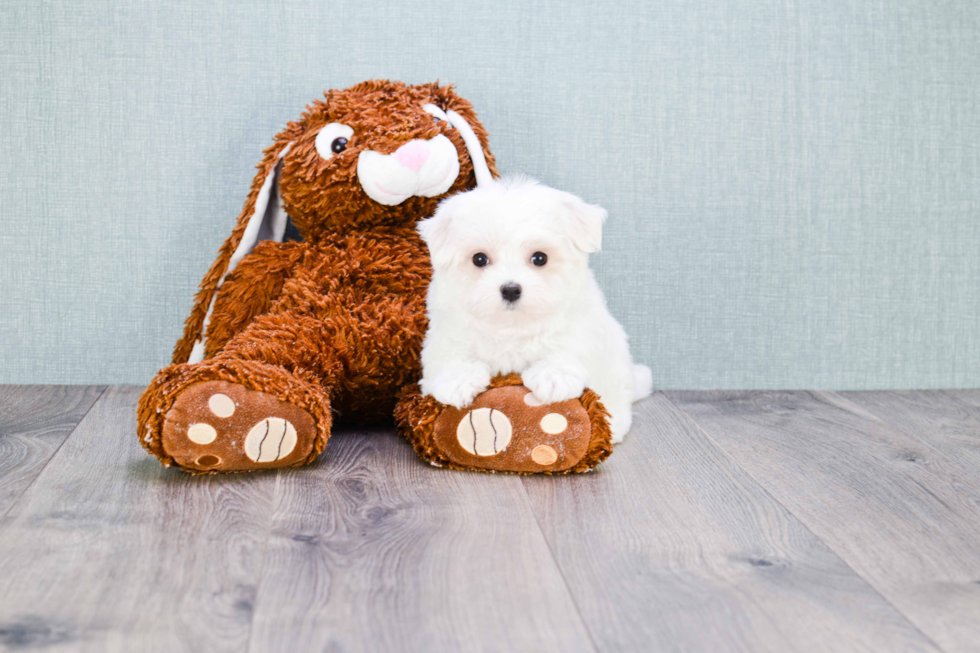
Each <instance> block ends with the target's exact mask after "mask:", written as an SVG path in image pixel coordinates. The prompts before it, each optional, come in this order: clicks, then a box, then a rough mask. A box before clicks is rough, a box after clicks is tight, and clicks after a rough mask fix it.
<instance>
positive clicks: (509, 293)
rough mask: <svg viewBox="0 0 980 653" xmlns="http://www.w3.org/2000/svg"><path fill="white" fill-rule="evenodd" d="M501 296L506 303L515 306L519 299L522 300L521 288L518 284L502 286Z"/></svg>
mask: <svg viewBox="0 0 980 653" xmlns="http://www.w3.org/2000/svg"><path fill="white" fill-rule="evenodd" d="M500 296H501V297H503V298H504V301H505V302H507V303H509V304H513V303H514V302H516V301H517V300H518V299H520V298H521V286H520V284H517V283H505V284H504V285H502V286H500Z"/></svg>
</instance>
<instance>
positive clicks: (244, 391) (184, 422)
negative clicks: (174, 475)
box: [163, 381, 316, 473]
mask: <svg viewBox="0 0 980 653" xmlns="http://www.w3.org/2000/svg"><path fill="white" fill-rule="evenodd" d="M315 440H316V426H315V422H314V420H313V417H312V416H310V414H309V413H308V412H306V411H305V410H303V409H302V408H299V407H298V406H294V405H293V404H290V403H287V402H284V401H282V400H280V399H279V398H277V397H275V396H273V395H271V394H267V393H265V392H258V391H255V390H249V389H248V388H245V387H244V386H241V385H238V384H235V383H230V382H228V381H204V382H202V383H195V384H193V385H190V386H188V387H187V388H185V389H184V390H183V391H182V392H181V393H180V395H179V396H178V397H177V400H176V401H175V402H174V404H173V407H172V408H171V409H170V410H169V411H168V412H167V415H166V419H165V420H164V424H163V450H164V452H165V453H166V454H167V455H169V456H171V457H172V458H173V459H174V462H176V463H177V464H178V465H179V466H180V467H182V468H184V469H186V470H188V471H191V472H197V473H209V472H240V471H249V470H257V469H271V468H274V467H288V466H290V465H296V464H300V463H301V462H304V461H306V460H307V459H308V458H309V456H310V454H311V452H312V450H313V446H314V442H315Z"/></svg>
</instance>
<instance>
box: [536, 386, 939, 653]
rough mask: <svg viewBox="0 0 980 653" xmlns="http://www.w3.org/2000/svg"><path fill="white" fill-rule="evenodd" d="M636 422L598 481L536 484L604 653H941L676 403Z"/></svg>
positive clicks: (654, 407)
mask: <svg viewBox="0 0 980 653" xmlns="http://www.w3.org/2000/svg"><path fill="white" fill-rule="evenodd" d="M636 413H637V414H636V418H635V421H634V424H635V425H636V426H635V430H634V432H633V433H632V434H631V435H630V436H629V437H628V438H627V440H626V441H625V442H624V443H623V444H622V445H620V446H619V447H618V448H617V450H616V453H615V455H614V456H613V457H612V458H611V459H610V460H609V462H608V463H606V464H605V465H604V466H602V467H600V468H599V469H598V470H597V471H596V473H595V474H592V475H588V476H574V477H563V478H558V479H550V478H541V477H528V478H525V479H524V483H525V485H526V487H527V489H528V492H529V494H530V497H531V504H532V506H533V507H534V509H535V512H536V514H537V515H538V519H539V520H540V522H541V524H542V527H543V529H544V532H545V535H546V536H547V538H548V542H549V544H550V546H551V548H552V551H553V552H554V554H555V557H556V559H557V560H558V563H559V565H560V566H561V568H562V570H563V571H564V574H565V578H566V580H567V581H568V584H569V586H570V588H571V590H572V593H573V595H574V596H575V599H576V602H577V604H578V606H579V608H580V609H581V611H582V614H583V616H584V617H585V619H586V622H587V624H588V626H589V629H590V631H591V632H592V635H593V637H594V639H595V641H596V643H597V644H598V645H599V647H600V649H602V650H609V651H622V650H629V651H642V650H655V651H692V650H705V651H717V652H721V651H773V652H789V651H927V650H935V649H934V648H933V646H932V645H931V643H930V642H929V641H928V639H927V638H926V637H925V636H923V635H922V633H920V632H919V631H918V630H917V629H916V628H915V627H914V626H913V625H912V624H911V623H910V622H909V621H908V620H907V619H906V618H905V617H903V616H902V615H901V614H900V613H899V612H898V611H897V610H896V609H895V608H894V607H893V606H892V605H891V604H890V603H888V601H886V600H885V599H884V598H882V597H881V595H879V594H878V592H877V591H875V590H874V589H873V588H872V587H871V586H870V585H868V583H867V582H865V581H864V580H863V579H862V578H860V577H859V576H858V575H857V574H856V573H855V572H854V571H853V570H851V569H850V568H849V567H848V566H847V565H846V564H845V563H844V562H842V561H841V560H840V558H838V557H837V556H836V555H835V554H834V553H832V552H831V551H830V550H829V549H828V548H827V546H826V545H825V544H824V543H823V542H821V541H820V540H819V539H818V538H817V537H816V536H814V534H813V533H811V532H810V531H809V530H807V529H806V528H805V527H804V526H803V525H802V524H800V522H799V521H798V520H797V519H796V518H795V517H793V516H792V515H791V514H789V512H788V511H787V510H786V509H785V508H783V506H781V505H780V504H779V503H778V502H777V501H776V500H774V499H773V498H772V496H770V495H769V494H767V493H766V492H765V491H764V490H763V489H762V488H761V487H759V485H758V484H757V483H756V482H755V481H753V480H752V479H751V478H750V477H749V475H748V474H746V473H745V471H743V470H742V469H741V468H740V467H738V465H736V464H735V463H734V462H733V461H732V460H731V459H730V458H729V457H728V456H727V455H726V454H725V453H724V452H723V451H721V450H720V449H719V448H718V447H717V446H716V445H715V443H714V442H712V441H711V440H710V439H709V438H707V437H706V436H705V435H704V433H703V432H702V431H700V430H699V429H698V428H697V426H695V425H694V424H693V423H692V422H691V421H690V419H689V418H688V417H687V416H686V415H684V414H683V413H682V412H681V411H680V410H678V409H677V408H676V407H675V406H674V405H673V404H671V403H670V401H668V400H667V398H666V397H664V396H663V395H654V396H653V397H651V398H650V399H647V400H646V401H644V402H643V403H642V404H639V405H637V407H636ZM872 623H873V624H875V627H874V628H868V624H872Z"/></svg>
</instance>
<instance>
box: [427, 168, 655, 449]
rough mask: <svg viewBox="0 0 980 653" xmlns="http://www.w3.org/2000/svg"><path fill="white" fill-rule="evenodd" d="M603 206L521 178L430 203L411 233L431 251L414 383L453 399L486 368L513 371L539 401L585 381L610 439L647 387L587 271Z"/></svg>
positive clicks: (478, 385) (623, 428)
mask: <svg viewBox="0 0 980 653" xmlns="http://www.w3.org/2000/svg"><path fill="white" fill-rule="evenodd" d="M605 218H606V211H605V210H604V209H602V208H600V207H598V206H593V205H590V204H586V203H585V202H583V201H582V200H581V199H579V198H578V197H575V196H574V195H571V194H570V193H565V192H562V191H559V190H555V189H554V188H549V187H547V186H543V185H541V184H538V183H537V182H535V181H533V180H529V179H526V178H511V179H504V180H499V181H496V182H494V183H492V184H489V185H485V186H480V187H479V188H477V189H475V190H472V191H469V192H466V193H461V194H458V195H455V196H453V197H450V198H448V199H446V200H444V201H443V202H442V203H441V204H439V208H438V209H437V210H436V213H435V215H433V216H432V217H431V218H429V219H428V220H424V221H422V222H421V223H420V224H419V227H418V229H419V233H420V234H421V236H422V239H423V240H425V242H426V244H427V245H428V246H429V252H430V254H431V257H432V267H433V275H432V283H431V284H430V285H429V294H428V298H427V307H428V314H429V330H428V333H427V334H426V336H425V343H424V344H423V347H422V381H421V385H422V391H423V392H424V393H425V394H429V395H432V396H433V397H435V398H436V399H437V400H438V401H440V402H442V403H444V404H447V405H451V406H456V407H457V408H463V407H465V406H467V405H469V404H470V403H472V401H473V398H474V397H476V395H478V394H479V393H481V392H483V391H484V390H486V388H487V385H488V384H489V383H490V378H491V377H492V376H494V375H496V374H506V373H509V372H518V373H520V374H521V376H522V378H523V380H524V385H525V386H527V387H528V388H529V389H530V390H531V391H532V392H533V393H534V394H535V396H536V397H537V398H538V399H540V400H541V401H542V402H544V403H554V402H558V401H565V400H567V399H573V398H575V397H578V396H579V395H581V394H582V390H583V389H584V388H592V389H593V390H594V391H595V392H597V393H598V394H599V396H600V398H601V399H602V403H603V404H604V405H605V407H606V409H607V410H608V411H609V413H610V416H611V420H610V427H611V428H612V437H613V442H621V441H622V439H623V437H624V436H625V435H626V432H627V431H629V429H630V424H631V423H632V421H633V415H632V409H631V404H632V403H633V402H634V401H636V400H638V399H642V398H643V397H646V396H648V395H649V394H650V392H651V386H652V378H651V374H650V368H648V367H646V366H644V365H634V364H633V362H632V360H631V358H630V352H629V346H628V345H627V338H626V333H625V332H624V331H623V328H622V327H621V326H620V325H619V323H618V322H616V320H615V319H614V318H613V317H612V315H610V314H609V310H608V309H607V308H606V300H605V298H604V297H603V295H602V291H601V290H600V289H599V286H598V284H597V283H596V281H595V278H594V277H593V276H592V271H591V270H590V269H589V265H588V262H589V252H594V251H596V250H598V249H599V245H600V243H601V241H602V223H603V221H604V220H605Z"/></svg>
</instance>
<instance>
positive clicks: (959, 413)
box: [840, 390, 980, 491]
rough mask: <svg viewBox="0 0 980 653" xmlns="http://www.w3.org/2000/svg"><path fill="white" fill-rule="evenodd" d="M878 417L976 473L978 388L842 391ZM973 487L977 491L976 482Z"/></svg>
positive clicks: (979, 419)
mask: <svg viewBox="0 0 980 653" xmlns="http://www.w3.org/2000/svg"><path fill="white" fill-rule="evenodd" d="M840 395H841V396H843V397H844V398H845V399H847V400H848V401H851V402H853V403H854V404H856V405H858V406H860V407H861V408H864V409H865V410H867V411H868V412H869V413H872V414H873V415H875V416H876V417H878V418H879V419H881V420H882V421H885V422H888V423H889V424H891V425H892V426H894V427H895V428H897V429H899V430H900V431H902V432H903V433H905V434H907V435H909V436H911V437H912V438H915V439H916V440H918V441H919V442H921V443H923V444H925V445H927V446H929V447H930V448H932V449H933V450H934V451H936V452H938V453H940V454H942V455H943V456H946V457H952V458H955V459H956V460H957V461H959V462H960V463H961V464H963V465H967V466H969V468H970V469H971V470H972V471H973V472H975V473H978V474H980V390H926V391H908V392H842V393H840ZM972 489H974V490H977V491H980V483H975V484H974V487H973V488H972Z"/></svg>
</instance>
